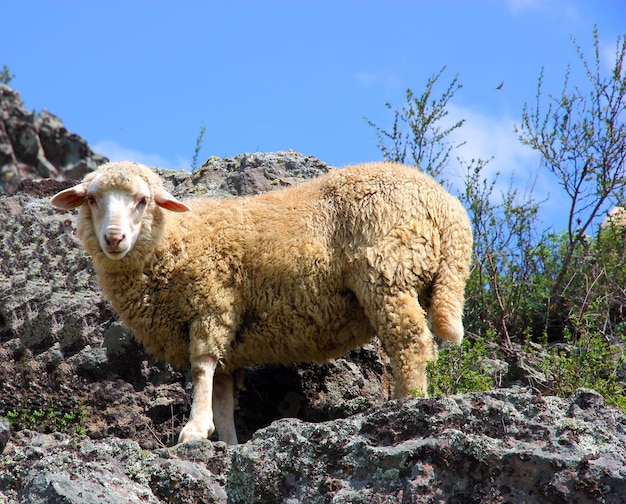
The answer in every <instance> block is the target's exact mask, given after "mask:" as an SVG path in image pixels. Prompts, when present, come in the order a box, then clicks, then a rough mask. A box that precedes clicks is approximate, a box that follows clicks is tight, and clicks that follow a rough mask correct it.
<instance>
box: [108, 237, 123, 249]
mask: <svg viewBox="0 0 626 504" xmlns="http://www.w3.org/2000/svg"><path fill="white" fill-rule="evenodd" d="M124 238H126V235H125V234H106V235H104V240H105V241H106V242H107V245H108V246H109V247H111V248H112V249H115V248H117V246H118V245H119V244H120V243H122V240H124Z"/></svg>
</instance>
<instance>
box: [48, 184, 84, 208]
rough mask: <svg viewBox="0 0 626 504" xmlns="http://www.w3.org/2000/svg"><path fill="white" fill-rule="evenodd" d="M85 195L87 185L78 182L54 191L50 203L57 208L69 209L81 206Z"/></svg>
mask: <svg viewBox="0 0 626 504" xmlns="http://www.w3.org/2000/svg"><path fill="white" fill-rule="evenodd" d="M86 197H87V186H86V185H84V184H78V185H75V186H74V187H70V188H69V189H65V190H64V191H61V192H59V193H56V194H55V195H54V196H53V197H52V199H51V200H50V203H52V205H53V206H55V207H57V208H62V209H64V210H71V209H72V208H77V207H79V206H81V205H82V204H83V203H84V202H85V199H86Z"/></svg>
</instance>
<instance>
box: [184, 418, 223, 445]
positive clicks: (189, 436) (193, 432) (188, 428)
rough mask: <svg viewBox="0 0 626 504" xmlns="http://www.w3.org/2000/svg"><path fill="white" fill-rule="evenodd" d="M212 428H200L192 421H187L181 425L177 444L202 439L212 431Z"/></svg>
mask: <svg viewBox="0 0 626 504" xmlns="http://www.w3.org/2000/svg"><path fill="white" fill-rule="evenodd" d="M213 430H214V428H205V429H202V428H201V427H198V426H196V425H193V424H192V423H188V424H187V425H185V426H184V427H183V430H182V431H180V435H179V436H178V444H182V443H188V442H189V441H202V440H203V439H207V438H208V437H209V436H210V435H211V434H212V433H213Z"/></svg>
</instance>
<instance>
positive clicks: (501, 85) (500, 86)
mask: <svg viewBox="0 0 626 504" xmlns="http://www.w3.org/2000/svg"><path fill="white" fill-rule="evenodd" d="M503 86H504V81H502V82H501V83H500V85H499V86H498V87H497V88H496V89H502V87H503Z"/></svg>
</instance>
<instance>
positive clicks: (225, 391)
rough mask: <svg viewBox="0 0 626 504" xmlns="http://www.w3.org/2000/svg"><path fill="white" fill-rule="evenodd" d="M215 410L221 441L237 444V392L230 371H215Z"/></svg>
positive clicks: (216, 424)
mask: <svg viewBox="0 0 626 504" xmlns="http://www.w3.org/2000/svg"><path fill="white" fill-rule="evenodd" d="M213 410H214V412H215V427H216V428H217V434H218V436H219V439H220V441H224V442H225V443H226V444H229V445H235V444H237V443H238V441H237V431H236V430H235V392H234V385H233V376H232V375H231V374H228V373H220V372H217V373H215V379H214V383H213Z"/></svg>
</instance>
